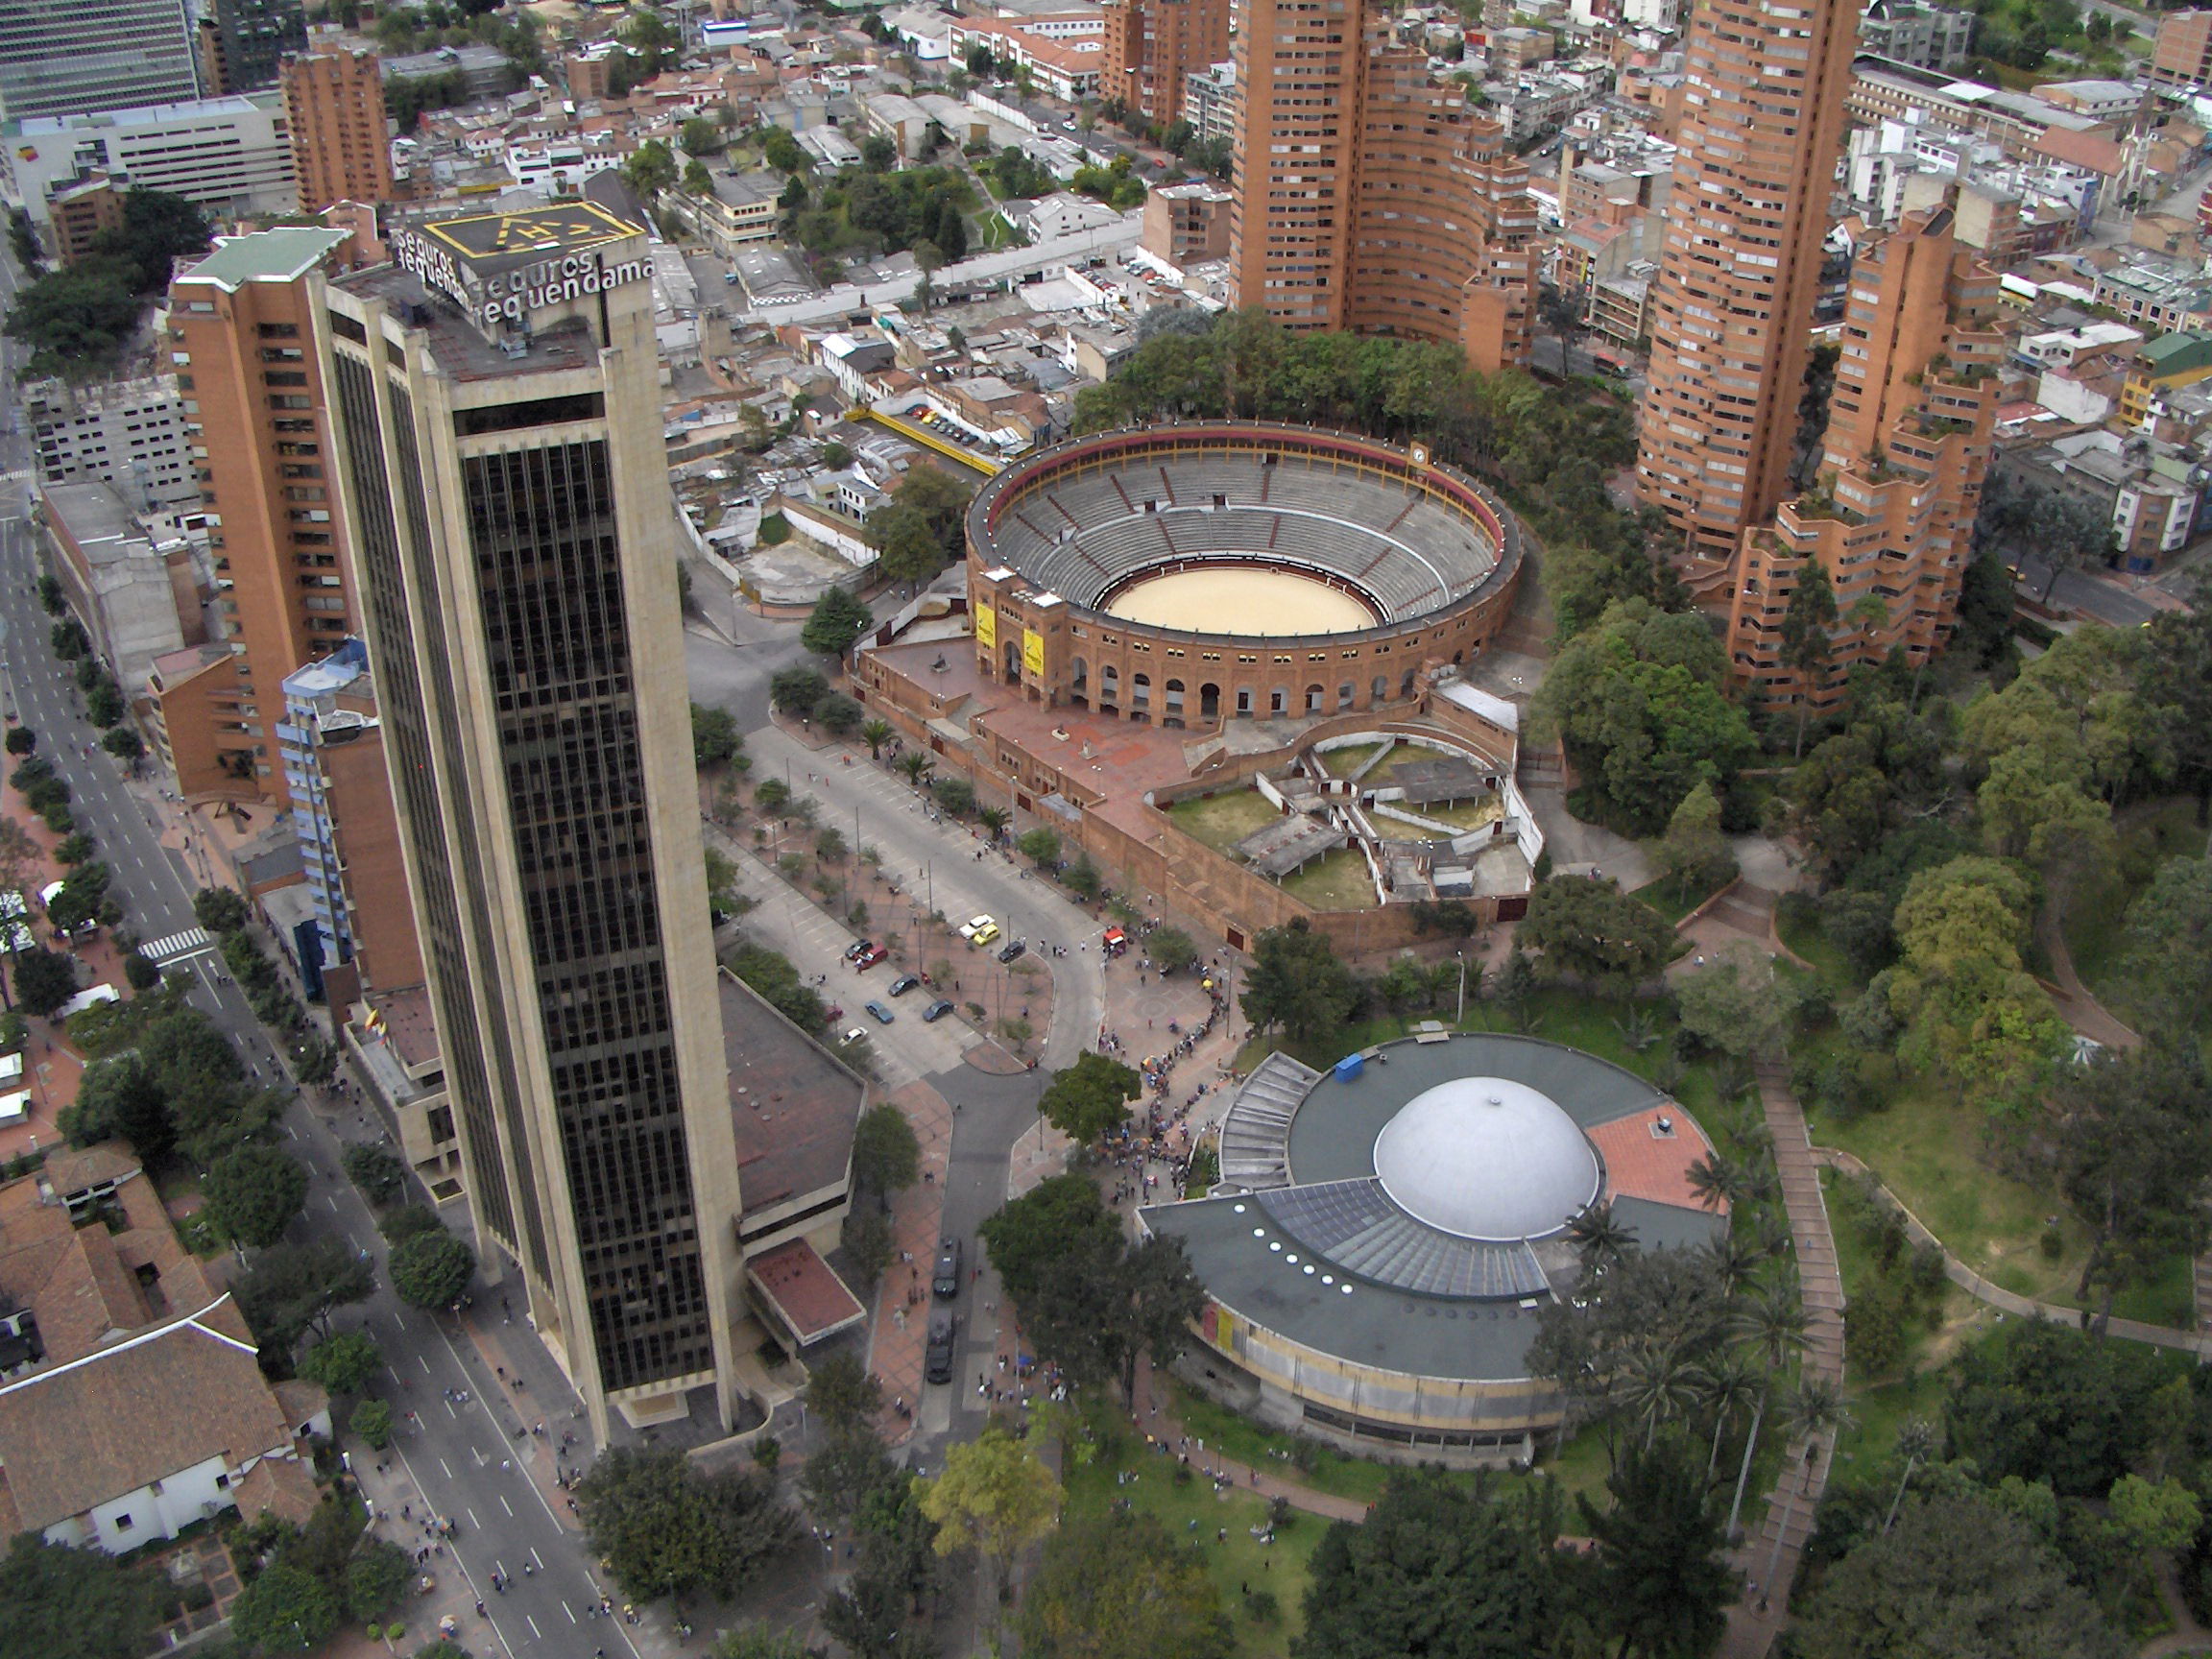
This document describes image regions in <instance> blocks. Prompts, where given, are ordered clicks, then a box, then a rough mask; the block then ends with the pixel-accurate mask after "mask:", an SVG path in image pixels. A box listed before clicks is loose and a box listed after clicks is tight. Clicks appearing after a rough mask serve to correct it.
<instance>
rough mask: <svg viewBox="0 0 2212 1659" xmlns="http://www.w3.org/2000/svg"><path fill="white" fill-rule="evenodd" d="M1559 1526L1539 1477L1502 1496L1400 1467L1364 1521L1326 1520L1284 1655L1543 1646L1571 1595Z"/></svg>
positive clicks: (1455, 1655)
mask: <svg viewBox="0 0 2212 1659" xmlns="http://www.w3.org/2000/svg"><path fill="white" fill-rule="evenodd" d="M1558 1531H1559V1503H1558V1499H1557V1497H1556V1495H1555V1494H1553V1493H1552V1492H1551V1491H1549V1490H1548V1489H1546V1488H1544V1487H1543V1486H1538V1487H1537V1488H1535V1489H1532V1490H1528V1491H1525V1492H1522V1493H1518V1494H1515V1495H1513V1496H1512V1497H1510V1498H1508V1497H1504V1496H1502V1495H1501V1494H1500V1493H1499V1492H1498V1490H1497V1489H1496V1488H1495V1487H1494V1486H1492V1485H1490V1484H1489V1483H1487V1482H1478V1483H1477V1484H1476V1485H1475V1486H1474V1487H1473V1488H1472V1489H1470V1488H1468V1487H1466V1486H1462V1485H1457V1484H1455V1483H1453V1482H1451V1481H1449V1480H1446V1479H1442V1478H1440V1477H1439V1475H1437V1474H1436V1473H1435V1472H1432V1471H1430V1470H1422V1471H1419V1472H1407V1471H1398V1472H1396V1473H1394V1474H1392V1476H1391V1477H1390V1479H1389V1481H1388V1483H1387V1484H1385V1485H1384V1487H1383V1496H1382V1497H1381V1498H1380V1499H1378V1500H1377V1501H1376V1503H1375V1505H1374V1508H1373V1509H1372V1511H1371V1512H1370V1513H1369V1514H1368V1516H1367V1518H1366V1520H1365V1521H1364V1523H1353V1522H1347V1521H1339V1522H1337V1523H1335V1524H1334V1525H1333V1526H1332V1527H1330V1528H1329V1530H1328V1531H1327V1532H1326V1533H1325V1534H1324V1535H1323V1536H1322V1539H1321V1543H1320V1545H1319V1547H1318V1548H1316V1549H1315V1551H1313V1559H1312V1563H1311V1566H1310V1578H1309V1582H1308V1588H1307V1592H1306V1629H1305V1631H1304V1633H1303V1634H1302V1635H1301V1636H1300V1637H1299V1638H1298V1639H1297V1640H1296V1641H1294V1642H1293V1643H1292V1644H1291V1647H1290V1651H1291V1654H1292V1659H1385V1656H1388V1655H1401V1654H1417V1653H1419V1654H1432V1655H1435V1656H1437V1659H1524V1656H1526V1655H1529V1654H1535V1653H1542V1652H1547V1651H1551V1650H1553V1649H1552V1647H1551V1643H1552V1641H1553V1638H1554V1636H1555V1634H1556V1633H1557V1631H1558V1629H1559V1626H1560V1624H1561V1623H1562V1622H1563V1621H1565V1620H1566V1619H1568V1618H1570V1617H1571V1616H1572V1613H1573V1608H1574V1604H1575V1597H1574V1594H1573V1587H1572V1574H1573V1567H1572V1560H1571V1558H1570V1557H1565V1556H1562V1555H1560V1554H1558V1553H1557V1552H1556V1551H1554V1549H1553V1544H1554V1541H1555V1540H1556V1538H1557V1535H1558Z"/></svg>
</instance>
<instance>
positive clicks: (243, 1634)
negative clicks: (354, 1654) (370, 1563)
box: [230, 1561, 343, 1653]
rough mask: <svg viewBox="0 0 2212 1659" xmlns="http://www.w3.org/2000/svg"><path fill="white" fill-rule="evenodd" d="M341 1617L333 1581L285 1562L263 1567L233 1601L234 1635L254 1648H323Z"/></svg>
mask: <svg viewBox="0 0 2212 1659" xmlns="http://www.w3.org/2000/svg"><path fill="white" fill-rule="evenodd" d="M342 1617H343V1609H341V1608H340V1607H339V1605H338V1598H337V1597H336V1596H334V1595H332V1594H331V1592H330V1587H329V1586H328V1585H326V1584H325V1583H324V1582H323V1580H322V1579H320V1578H318V1577H316V1576H315V1575H314V1574H312V1573H308V1572H305V1571H303V1570H302V1569H301V1568H298V1567H292V1566H288V1565H286V1564H285V1563H284V1562H282V1561H276V1562H273V1563H271V1564H270V1565H269V1566H267V1567H264V1568H263V1569H262V1570H261V1572H260V1575H258V1576H257V1577H255V1578H254V1580H253V1582H252V1583H251V1584H249V1585H247V1586H246V1588H245V1589H244V1590H243V1591H241V1592H240V1593H239V1597H238V1599H237V1600H235V1601H233V1602H231V1603H230V1629H231V1633H232V1634H233V1635H236V1636H237V1637H239V1638H240V1639H241V1640H243V1641H245V1642H248V1643H251V1644H252V1646H253V1647H266V1648H280V1649H282V1650H284V1651H286V1652H293V1653H302V1652H305V1651H306V1650H308V1649H309V1648H311V1647H322V1646H323V1644H324V1643H325V1642H326V1641H328V1640H329V1639H330V1635H331V1633H332V1632H333V1631H335V1630H336V1629H337V1628H338V1623H339V1620H340V1619H341V1618H342Z"/></svg>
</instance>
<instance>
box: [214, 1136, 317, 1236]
mask: <svg viewBox="0 0 2212 1659" xmlns="http://www.w3.org/2000/svg"><path fill="white" fill-rule="evenodd" d="M200 1194H201V1196H202V1197H203V1198H204V1199H205V1200H206V1204H207V1214H209V1216H211V1217H212V1218H213V1220H214V1222H215V1224H216V1225H217V1226H218V1227H220V1228H222V1229H223V1231H224V1232H226V1233H228V1235H229V1236H230V1237H231V1238H233V1239H235V1240H236V1241H237V1242H238V1243H240V1244H243V1245H246V1246H248V1247H249V1248H252V1249H256V1250H266V1249H267V1248H268V1247H269V1246H270V1245H272V1244H275V1243H276V1241H277V1240H278V1239H280V1238H283V1237H284V1229H285V1228H286V1227H288V1226H290V1225H291V1224H292V1218H293V1217H294V1216H295V1215H297V1214H300V1212H301V1209H302V1208H303V1207H304V1206H305V1204H306V1202H307V1169H306V1166H304V1165H302V1164H301V1162H300V1160H299V1159H297V1158H295V1157H293V1156H292V1155H291V1154H290V1153H288V1152H280V1151H278V1150H277V1149H276V1147H274V1146H241V1147H239V1148H238V1149H237V1150H236V1151H234V1152H228V1153H226V1154H225V1155H224V1156H223V1157H221V1158H218V1159H217V1160H216V1161H215V1162H214V1164H213V1165H211V1166H209V1167H208V1170H207V1173H206V1174H205V1175H204V1176H202V1177H201V1179H200Z"/></svg>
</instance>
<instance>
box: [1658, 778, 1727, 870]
mask: <svg viewBox="0 0 2212 1659" xmlns="http://www.w3.org/2000/svg"><path fill="white" fill-rule="evenodd" d="M1652 854H1653V858H1652V862H1653V863H1654V864H1656V865H1657V866H1658V868H1659V871H1660V874H1661V877H1662V878H1663V879H1665V880H1669V881H1671V882H1672V883H1673V884H1674V891H1675V893H1676V894H1677V895H1679V896H1680V897H1681V898H1683V899H1690V898H1692V897H1695V896H1698V895H1702V894H1706V893H1710V892H1712V891H1714V890H1715V889H1716V888H1718V887H1719V886H1720V885H1721V884H1722V883H1723V882H1726V881H1730V880H1733V879H1734V878H1735V876H1736V854H1734V853H1733V852H1731V851H1730V850H1729V847H1728V838H1727V837H1726V836H1725V835H1723V834H1721V833H1720V801H1719V797H1718V796H1717V795H1715V794H1714V793H1713V785H1712V784H1711V783H1709V782H1707V781H1705V780H1703V779H1702V778H1700V779H1699V780H1698V781H1697V782H1696V784H1695V787H1693V788H1692V789H1691V791H1690V793H1689V794H1687V795H1685V796H1683V797H1682V804H1681V805H1679V806H1677V807H1675V808H1674V816H1673V817H1671V818H1670V819H1669V820H1668V821H1667V833H1666V834H1665V835H1663V836H1661V837H1660V838H1659V842H1658V845H1657V846H1656V847H1654V848H1653V849H1652Z"/></svg>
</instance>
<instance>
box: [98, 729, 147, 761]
mask: <svg viewBox="0 0 2212 1659" xmlns="http://www.w3.org/2000/svg"><path fill="white" fill-rule="evenodd" d="M100 747H101V748H103V749H105V750H107V751H108V754H110V755H112V756H114V757H115V758H116V759H118V760H131V761H135V760H137V759H139V758H140V757H143V756H144V755H145V753H146V739H145V738H143V737H141V736H139V735H138V733H135V732H133V731H132V730H131V728H130V727H128V726H118V727H116V728H115V729H114V730H113V731H111V732H108V733H103V734H102V736H101V738H100Z"/></svg>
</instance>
